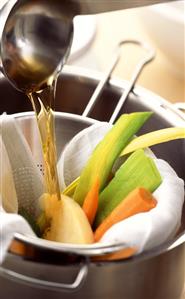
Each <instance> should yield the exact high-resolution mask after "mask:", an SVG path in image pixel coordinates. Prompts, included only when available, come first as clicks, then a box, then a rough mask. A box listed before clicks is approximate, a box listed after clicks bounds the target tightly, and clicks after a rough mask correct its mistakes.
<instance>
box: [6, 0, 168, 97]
mask: <svg viewBox="0 0 185 299" xmlns="http://www.w3.org/2000/svg"><path fill="white" fill-rule="evenodd" d="M170 1H172V0H150V1H148V0H140V1H138V0H132V1H126V0H122V1H107V0H101V1H96V3H94V1H92V0H62V1H61V0H52V1H49V0H35V1H31V0H19V1H15V0H13V1H12V0H11V1H8V2H7V4H5V6H4V8H3V9H2V10H1V13H0V17H1V20H2V16H3V12H5V11H6V10H9V12H10V13H9V12H8V13H7V19H6V21H5V24H4V25H3V24H2V25H1V26H2V27H3V28H4V29H3V32H2V39H1V48H0V53H1V60H2V66H1V67H0V70H1V71H2V72H3V73H4V74H5V75H6V77H8V79H9V80H10V82H11V83H12V84H13V85H14V86H15V87H16V88H17V89H20V90H22V91H23V92H26V93H29V92H33V91H39V90H42V89H44V87H45V86H47V83H48V81H49V80H50V78H53V77H54V76H55V73H56V72H59V71H60V69H61V68H62V66H63V64H64V63H65V61H66V59H67V57H68V54H69V52H70V47H71V43H72V37H73V22H72V20H73V18H74V16H75V15H79V14H93V13H100V12H105V11H113V10H118V9H125V8H132V7H138V6H144V5H148V4H150V5H151V4H156V3H163V2H170ZM11 3H12V5H11ZM11 6H12V7H11Z"/></svg>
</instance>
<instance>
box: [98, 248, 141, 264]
mask: <svg viewBox="0 0 185 299" xmlns="http://www.w3.org/2000/svg"><path fill="white" fill-rule="evenodd" d="M136 252H137V250H136V248H133V247H127V248H124V249H122V250H120V251H118V252H115V253H111V254H106V255H99V256H96V257H93V258H92V260H93V261H96V262H97V261H99V262H100V261H101V262H103V261H115V260H123V259H127V258H130V257H131V256H133V255H134V254H135V253H136Z"/></svg>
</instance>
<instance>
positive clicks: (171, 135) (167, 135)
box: [120, 128, 185, 156]
mask: <svg viewBox="0 0 185 299" xmlns="http://www.w3.org/2000/svg"><path fill="white" fill-rule="evenodd" d="M184 138H185V128H167V129H162V130H157V131H154V132H150V133H147V134H144V135H142V136H139V137H136V138H134V139H133V140H132V141H131V142H130V143H129V144H128V145H127V146H126V147H125V148H124V150H123V151H122V153H121V155H120V156H123V155H126V154H129V153H132V152H134V151H136V150H138V149H143V148H146V147H149V146H152V145H156V144H159V143H163V142H168V141H172V140H175V139H184Z"/></svg>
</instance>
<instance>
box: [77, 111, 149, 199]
mask: <svg viewBox="0 0 185 299" xmlns="http://www.w3.org/2000/svg"><path fill="white" fill-rule="evenodd" d="M151 114H152V113H151V112H135V113H131V114H123V115H122V116H121V117H120V118H119V119H118V121H117V122H116V123H115V125H114V126H113V127H112V129H111V130H110V131H109V132H108V133H107V134H106V136H105V137H104V138H103V140H102V141H101V142H100V143H99V144H98V145H97V147H96V148H95V150H94V152H93V153H92V155H91V157H90V158H89V161H88V162H87V164H86V166H85V168H84V169H83V171H82V174H81V176H80V181H79V184H78V185H77V188H76V190H75V193H74V199H75V200H76V201H77V202H78V203H79V204H80V205H82V204H83V201H84V199H85V196H86V195H87V193H88V191H89V190H90V188H91V186H92V185H93V183H94V180H95V179H97V177H98V178H99V180H100V190H102V189H103V188H104V187H105V185H106V183H107V180H108V177H109V175H110V172H111V169H112V166H113V164H114V162H115V160H116V159H117V157H118V156H119V155H120V153H121V151H122V150H123V148H124V147H125V146H126V145H127V144H128V142H130V140H131V139H132V138H133V136H134V134H136V133H137V131H138V130H139V129H140V128H141V127H142V126H143V124H144V123H145V122H146V121H147V120H148V118H149V117H150V116H151Z"/></svg>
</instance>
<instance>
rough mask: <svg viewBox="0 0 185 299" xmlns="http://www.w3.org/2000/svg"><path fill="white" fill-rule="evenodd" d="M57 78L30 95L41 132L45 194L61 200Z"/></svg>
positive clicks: (51, 79)
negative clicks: (57, 149)
mask: <svg viewBox="0 0 185 299" xmlns="http://www.w3.org/2000/svg"><path fill="white" fill-rule="evenodd" d="M56 83H57V76H55V77H54V78H53V77H52V78H50V80H49V81H48V86H47V87H46V88H44V89H43V90H41V91H36V92H31V93H29V94H27V95H28V97H29V99H30V100H31V103H32V106H33V109H34V111H35V115H36V119H37V124H38V129H39V132H40V138H41V144H42V151H43V159H44V183H45V192H46V193H48V194H49V195H51V196H56V197H57V199H58V200H60V199H61V196H60V187H59V180H58V174H57V153H56V143H55V125H54V112H53V110H54V100H55V92H56Z"/></svg>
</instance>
